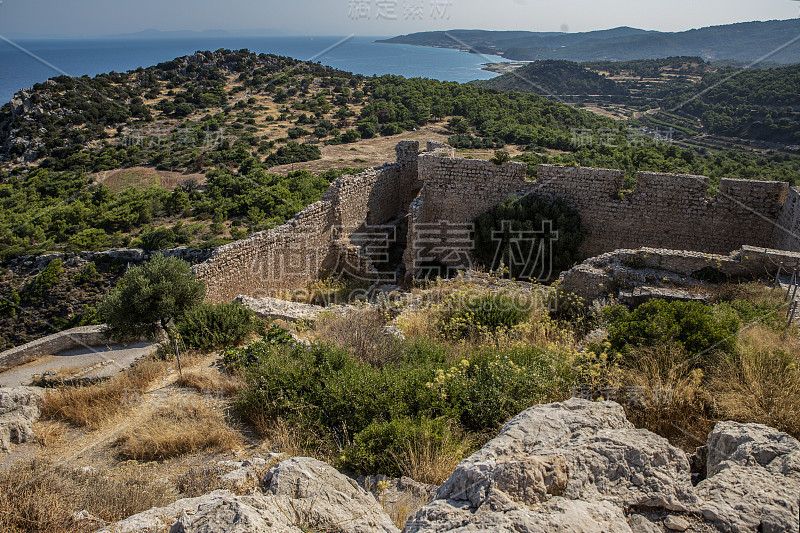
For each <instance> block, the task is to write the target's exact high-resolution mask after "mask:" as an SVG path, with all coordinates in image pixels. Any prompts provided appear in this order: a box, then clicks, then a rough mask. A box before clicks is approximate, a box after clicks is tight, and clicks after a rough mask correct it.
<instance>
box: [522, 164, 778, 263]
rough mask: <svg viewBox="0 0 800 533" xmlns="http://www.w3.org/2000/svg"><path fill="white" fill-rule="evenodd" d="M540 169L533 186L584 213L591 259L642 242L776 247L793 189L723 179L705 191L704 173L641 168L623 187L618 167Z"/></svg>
mask: <svg viewBox="0 0 800 533" xmlns="http://www.w3.org/2000/svg"><path fill="white" fill-rule="evenodd" d="M538 175H539V178H538V180H537V181H536V185H535V187H533V188H532V189H531V190H532V191H533V192H537V193H539V194H544V195H550V196H554V197H559V198H562V199H563V200H565V201H566V202H567V203H568V204H570V205H571V206H573V207H574V208H575V209H577V210H578V212H579V213H580V215H581V220H582V221H583V226H584V228H585V230H586V240H585V242H584V244H583V247H582V249H581V252H582V254H583V255H584V256H585V257H591V256H594V255H598V254H601V253H604V252H608V251H611V250H616V249H620V248H639V247H642V246H650V247H656V248H669V249H678V250H695V251H704V252H710V253H725V252H727V251H730V250H733V249H736V248H739V247H740V246H742V245H744V244H747V245H752V246H759V247H770V246H772V244H773V229H774V225H775V222H776V221H777V220H778V218H779V216H781V212H782V210H783V206H784V203H785V202H786V197H787V193H788V190H789V187H788V185H787V184H786V183H783V182H776V181H756V180H734V179H725V178H723V179H722V180H721V181H720V184H719V192H718V193H717V194H716V195H715V196H713V197H707V196H706V192H707V191H708V185H709V178H707V177H705V176H692V175H686V174H659V173H654V172H639V173H637V175H636V187H635V189H634V190H633V191H631V192H627V193H625V192H623V191H622V190H621V186H622V179H623V173H622V171H619V170H609V169H591V168H580V167H559V166H552V165H540V166H539V169H538Z"/></svg>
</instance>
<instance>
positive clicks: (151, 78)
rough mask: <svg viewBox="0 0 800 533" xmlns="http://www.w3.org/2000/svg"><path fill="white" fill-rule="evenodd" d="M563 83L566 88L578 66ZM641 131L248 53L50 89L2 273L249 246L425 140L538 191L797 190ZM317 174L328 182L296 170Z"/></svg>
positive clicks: (526, 97) (720, 155) (5, 170)
mask: <svg viewBox="0 0 800 533" xmlns="http://www.w3.org/2000/svg"><path fill="white" fill-rule="evenodd" d="M701 63H702V62H701ZM556 66H558V67H559V68H564V69H566V70H563V71H558V72H559V76H558V79H559V80H561V81H562V82H563V83H566V81H567V79H568V78H569V77H570V76H571V74H570V73H571V72H572V70H571V69H573V68H574V67H573V66H571V65H563V64H557V65H556ZM640 66H641V68H651V66H648V65H647V64H642V65H640ZM595 74H597V73H596V72H595ZM621 75H623V76H624V73H623V74H621ZM590 78H591V79H593V81H594V82H597V81H598V78H596V77H594V78H592V77H591V76H587V79H590ZM592 90H594V88H592ZM709 94H712V92H709ZM620 97H621V98H624V97H625V95H622V96H620ZM786 98H789V99H790V98H791V94H788V93H786ZM632 125H635V123H634V121H619V120H617V121H615V120H613V119H612V118H609V117H604V116H601V115H599V114H595V113H593V112H590V111H587V110H583V109H580V107H578V106H569V105H564V104H563V103H561V102H557V101H553V100H551V99H547V98H545V97H542V96H539V95H537V94H530V93H521V92H517V91H512V92H507V93H504V92H498V91H496V90H494V89H487V88H483V87H479V86H477V85H474V84H458V83H453V82H440V81H436V80H430V79H420V78H411V79H409V78H403V77H401V76H381V77H364V76H359V75H353V74H350V73H348V72H342V71H338V70H334V69H331V68H328V67H324V66H321V65H319V64H315V63H305V62H301V61H296V60H294V59H290V58H285V57H278V56H271V55H256V54H252V53H250V52H248V51H246V50H240V51H230V50H218V51H216V52H198V53H196V54H193V55H191V56H188V57H182V58H178V59H175V60H173V61H168V62H166V63H162V64H160V65H157V66H154V67H150V68H146V69H138V70H136V71H132V72H127V73H110V74H103V75H99V76H96V77H94V78H89V77H82V78H69V77H59V78H54V79H52V80H50V81H48V82H46V83H42V84H39V85H37V86H35V87H33V88H32V89H30V90H26V91H22V92H20V93H19V94H18V95H17V96H16V97H15V98H14V100H12V102H10V103H9V104H6V105H5V106H3V107H2V108H0V146H2V152H0V156H1V157H2V160H1V161H0V263H2V262H3V261H4V260H7V259H10V258H12V257H15V256H19V255H25V254H30V253H39V252H49V251H64V250H66V251H77V250H102V249H108V248H111V247H126V246H134V247H142V248H145V249H161V248H167V247H170V246H176V245H194V246H206V247H213V246H218V245H220V244H223V243H225V242H229V241H230V240H232V239H240V238H243V237H245V236H246V235H248V234H251V233H253V232H257V231H261V230H264V229H267V228H271V227H275V226H276V225H279V224H282V223H283V222H285V221H286V220H287V219H288V218H290V217H291V216H293V215H294V214H295V213H297V212H298V211H299V210H301V209H302V208H303V207H305V206H306V205H308V204H310V203H311V202H314V201H316V200H318V199H319V198H320V197H321V196H322V194H323V192H324V191H325V190H326V188H327V187H328V184H329V183H330V182H331V180H333V179H335V178H336V177H337V176H338V175H340V174H341V173H342V172H354V171H356V170H357V169H358V168H360V167H363V166H365V165H362V164H361V163H363V162H365V160H364V159H360V158H359V157H358V156H357V155H355V154H358V153H359V152H360V151H361V150H362V149H363V152H362V153H364V152H370V151H374V150H375V146H376V144H380V142H381V137H391V136H394V135H397V134H400V133H403V132H404V131H408V132H410V131H415V130H417V129H420V128H427V129H428V130H429V131H434V130H435V132H436V133H437V134H441V133H445V134H446V135H447V136H448V140H449V142H450V143H451V144H452V145H453V146H455V147H457V148H463V149H469V150H476V149H481V150H484V151H483V152H481V153H480V154H479V155H478V156H479V157H485V156H486V154H487V153H489V155H491V152H487V151H485V150H487V149H490V150H494V149H503V148H506V147H508V148H506V149H509V150H510V151H511V152H512V153H513V154H514V155H515V157H516V158H517V159H518V160H522V161H526V162H529V163H531V165H530V166H529V171H530V175H531V177H533V175H534V174H535V172H536V166H535V164H536V163H561V164H579V165H583V166H596V167H605V168H621V169H624V170H625V171H626V174H627V176H628V177H629V178H632V177H633V176H634V175H635V173H636V171H638V170H648V171H657V172H685V173H690V174H705V175H709V176H711V177H712V178H714V179H718V178H720V177H722V176H727V177H738V178H763V179H780V180H785V181H789V182H791V183H793V184H798V183H800V158H797V157H794V156H790V155H786V154H775V155H770V154H765V153H754V152H751V151H743V150H736V151H732V150H731V151H728V150H716V149H715V150H706V149H697V148H696V147H695V146H691V145H676V144H669V143H664V142H660V141H659V140H658V139H654V138H651V137H648V136H647V135H644V136H642V135H641V134H640V133H636V132H635V131H633V130H631V129H630V126H632ZM404 138H408V136H405V137H404ZM342 144H353V145H354V146H353V147H352V149H347V148H344V147H341V146H337V145H342ZM384 144H385V143H384ZM356 146H358V148H356ZM337 150H338V154H339V155H335V154H336V151H337ZM326 153H327V154H330V155H326ZM348 153H349V154H354V155H350V156H349V159H343V158H342V154H348ZM464 155H465V156H466V155H470V156H472V155H471V154H464ZM321 158H322V159H324V161H321V162H320V163H324V164H325V165H323V166H321V167H319V168H321V169H322V170H324V171H322V170H320V171H318V172H316V173H314V174H312V173H311V172H310V171H308V170H298V169H294V167H293V165H294V164H295V163H297V164H302V163H303V162H309V161H313V160H317V159H321ZM287 165H290V167H289V168H291V169H292V171H289V169H287V168H286V166H287ZM279 166H283V167H282V168H283V170H276V171H273V168H274V167H279ZM287 173H288V175H287Z"/></svg>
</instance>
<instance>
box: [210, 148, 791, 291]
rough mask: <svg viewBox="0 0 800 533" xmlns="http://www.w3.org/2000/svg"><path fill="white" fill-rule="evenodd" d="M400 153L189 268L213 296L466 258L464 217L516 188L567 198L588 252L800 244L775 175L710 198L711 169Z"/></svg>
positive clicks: (441, 151)
mask: <svg viewBox="0 0 800 533" xmlns="http://www.w3.org/2000/svg"><path fill="white" fill-rule="evenodd" d="M396 154H397V160H396V162H395V163H392V164H385V165H383V166H381V167H377V168H373V169H370V170H367V171H365V172H362V173H359V174H355V175H343V176H342V177H340V178H339V179H337V180H336V181H335V182H334V183H332V184H331V186H330V188H329V189H328V191H327V192H326V194H325V195H324V196H323V198H322V199H321V200H320V201H319V202H316V203H314V204H311V205H310V206H308V207H307V208H306V209H304V210H303V211H302V212H301V213H299V214H298V215H297V216H296V217H295V218H294V219H292V220H291V221H289V222H288V223H287V224H285V225H283V226H281V227H279V228H275V229H272V230H268V231H264V232H261V233H258V234H255V235H253V236H251V237H249V238H247V239H245V240H242V241H238V242H234V243H231V244H229V245H226V246H223V247H221V248H219V249H218V250H217V251H216V252H215V254H214V256H213V257H211V258H210V259H209V260H208V261H206V262H205V263H202V264H201V265H199V266H198V267H197V268H196V271H197V274H198V276H199V277H200V278H202V279H204V280H205V281H206V282H207V284H208V288H209V291H208V296H209V299H211V300H214V301H229V300H232V299H233V298H235V297H236V296H238V295H240V294H242V295H247V296H267V295H273V296H274V295H276V294H277V293H279V292H281V291H286V290H294V289H300V288H303V287H304V286H305V285H306V284H307V283H308V282H309V281H310V280H313V279H315V278H317V277H318V276H320V275H326V274H329V273H336V272H342V271H344V272H347V273H348V274H350V275H356V276H361V277H363V278H364V279H367V280H370V279H377V278H379V277H380V276H378V269H377V268H376V265H377V264H379V263H387V262H390V256H391V255H392V254H391V253H390V251H391V250H393V251H394V252H398V251H399V253H400V254H401V257H402V264H401V265H400V266H399V268H398V269H397V270H396V271H394V270H391V269H390V271H389V273H395V274H397V275H398V276H400V277H402V275H403V273H408V274H410V273H412V272H415V271H416V270H417V269H418V268H419V267H420V265H421V264H423V263H424V262H430V261H438V262H441V263H445V264H451V265H453V266H464V265H465V264H468V261H469V257H470V252H471V242H472V238H471V235H470V231H471V223H472V221H473V220H474V219H475V217H476V216H478V215H480V214H481V213H484V212H486V211H487V210H489V209H491V208H492V207H494V206H495V205H497V204H498V203H500V202H501V201H503V200H504V199H506V198H507V197H508V196H509V195H512V194H513V195H517V196H522V195H526V194H532V193H535V194H539V195H544V196H547V197H551V198H561V199H563V200H564V201H565V202H567V203H568V204H569V205H571V206H573V207H574V208H575V209H576V210H577V211H578V212H579V213H580V216H581V219H582V221H583V225H584V228H585V230H586V240H585V242H584V243H583V245H582V248H581V253H582V255H584V256H585V257H591V256H595V255H599V254H602V253H605V252H610V251H613V250H616V249H621V248H627V249H635V248H639V247H643V246H649V247H653V248H664V249H675V250H692V251H702V252H709V253H722V254H727V253H729V252H730V251H731V250H736V249H738V248H740V247H741V246H743V245H749V246H754V247H758V248H775V249H779V250H790V251H800V240H798V237H797V235H798V233H800V202H798V198H800V193H798V189H797V188H790V187H789V186H788V184H786V183H783V182H775V181H751V180H734V179H722V180H721V181H720V183H719V187H718V192H717V193H716V194H714V195H713V196H708V195H707V192H708V189H709V178H707V177H704V176H691V175H681V174H658V173H652V172H639V173H638V174H637V176H636V187H635V189H634V190H633V191H623V190H622V184H623V177H624V173H623V172H622V171H620V170H610V169H594V168H579V167H559V166H552V165H540V166H539V167H538V178H537V180H536V181H527V180H526V177H525V176H526V172H525V170H526V168H525V165H524V164H520V163H513V162H509V163H504V164H502V165H496V164H494V163H492V162H490V161H483V160H474V159H464V158H456V157H455V151H454V150H453V149H452V148H450V147H448V146H445V145H442V144H439V143H430V142H429V143H428V146H427V150H426V151H424V152H420V151H419V144H418V143H417V142H413V141H403V142H401V143H400V144H398V145H397V147H396ZM392 268H394V267H392ZM385 273H386V272H384V274H385ZM398 281H400V280H399V279H398Z"/></svg>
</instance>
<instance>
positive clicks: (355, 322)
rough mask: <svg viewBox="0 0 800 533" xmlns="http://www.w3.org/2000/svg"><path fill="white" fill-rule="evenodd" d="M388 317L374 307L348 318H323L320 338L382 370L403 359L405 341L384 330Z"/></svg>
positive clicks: (348, 314)
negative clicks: (403, 342)
mask: <svg viewBox="0 0 800 533" xmlns="http://www.w3.org/2000/svg"><path fill="white" fill-rule="evenodd" d="M385 326H386V317H385V316H384V315H383V313H381V312H380V311H378V310H377V309H374V308H364V309H359V310H356V311H353V312H350V313H347V314H345V315H329V316H322V317H320V318H319V319H318V320H317V323H316V334H317V337H318V338H319V339H321V340H324V341H329V342H333V343H334V344H336V345H337V346H339V347H341V348H344V349H346V350H348V351H349V352H350V353H351V354H352V355H353V357H355V358H357V359H359V360H360V361H363V362H365V363H368V364H370V365H373V366H376V367H381V366H384V365H386V364H388V363H391V362H393V361H397V360H398V359H400V358H402V356H403V353H402V349H403V346H402V342H401V341H400V340H399V339H397V338H395V337H393V336H391V335H390V334H388V333H386V332H385V331H384V327H385Z"/></svg>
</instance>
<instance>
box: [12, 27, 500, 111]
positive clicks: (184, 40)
mask: <svg viewBox="0 0 800 533" xmlns="http://www.w3.org/2000/svg"><path fill="white" fill-rule="evenodd" d="M381 38H382V37H364V36H354V37H349V38H348V37H341V36H339V37H336V36H330V37H231V36H224V37H209V36H203V37H196V38H195V37H181V38H170V39H160V38H151V39H144V38H137V39H118V38H109V39H93V40H79V39H69V40H66V39H64V40H20V41H13V43H12V42H5V41H2V40H0V105H2V104H3V103H5V102H8V101H9V100H10V99H11V98H12V97H13V95H14V93H16V92H17V91H19V90H20V89H23V88H27V87H31V86H33V85H34V84H36V83H39V82H43V81H45V80H47V79H49V78H52V77H56V76H60V75H64V74H67V75H69V76H82V75H89V76H94V75H96V74H101V73H105V72H111V71H116V72H124V71H127V70H134V69H137V68H139V67H145V68H146V67H149V66H152V65H156V64H158V63H161V62H163V61H169V60H170V59H174V58H176V57H181V56H184V55H188V54H192V53H194V52H196V51H202V50H217V49H220V48H227V49H230V50H240V49H243V48H246V49H248V50H250V51H251V52H256V53H267V54H278V55H283V56H290V57H294V58H297V59H302V60H313V61H319V62H320V63H322V64H324V65H328V66H331V67H335V68H338V69H341V70H345V71H349V72H353V73H356V74H364V75H367V76H371V75H373V74H377V75H383V74H397V75H401V76H406V77H422V78H432V79H438V80H442V81H457V82H462V83H463V82H468V81H472V80H478V79H481V80H486V79H490V78H492V77H494V76H496V75H497V74H494V73H492V72H487V71H485V70H481V66H482V65H483V64H484V63H488V62H502V61H504V59H503V58H501V57H498V56H486V55H478V54H470V53H466V52H461V51H458V50H452V49H444V48H427V47H421V46H410V45H402V44H384V43H377V42H375V41H376V39H381Z"/></svg>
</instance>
